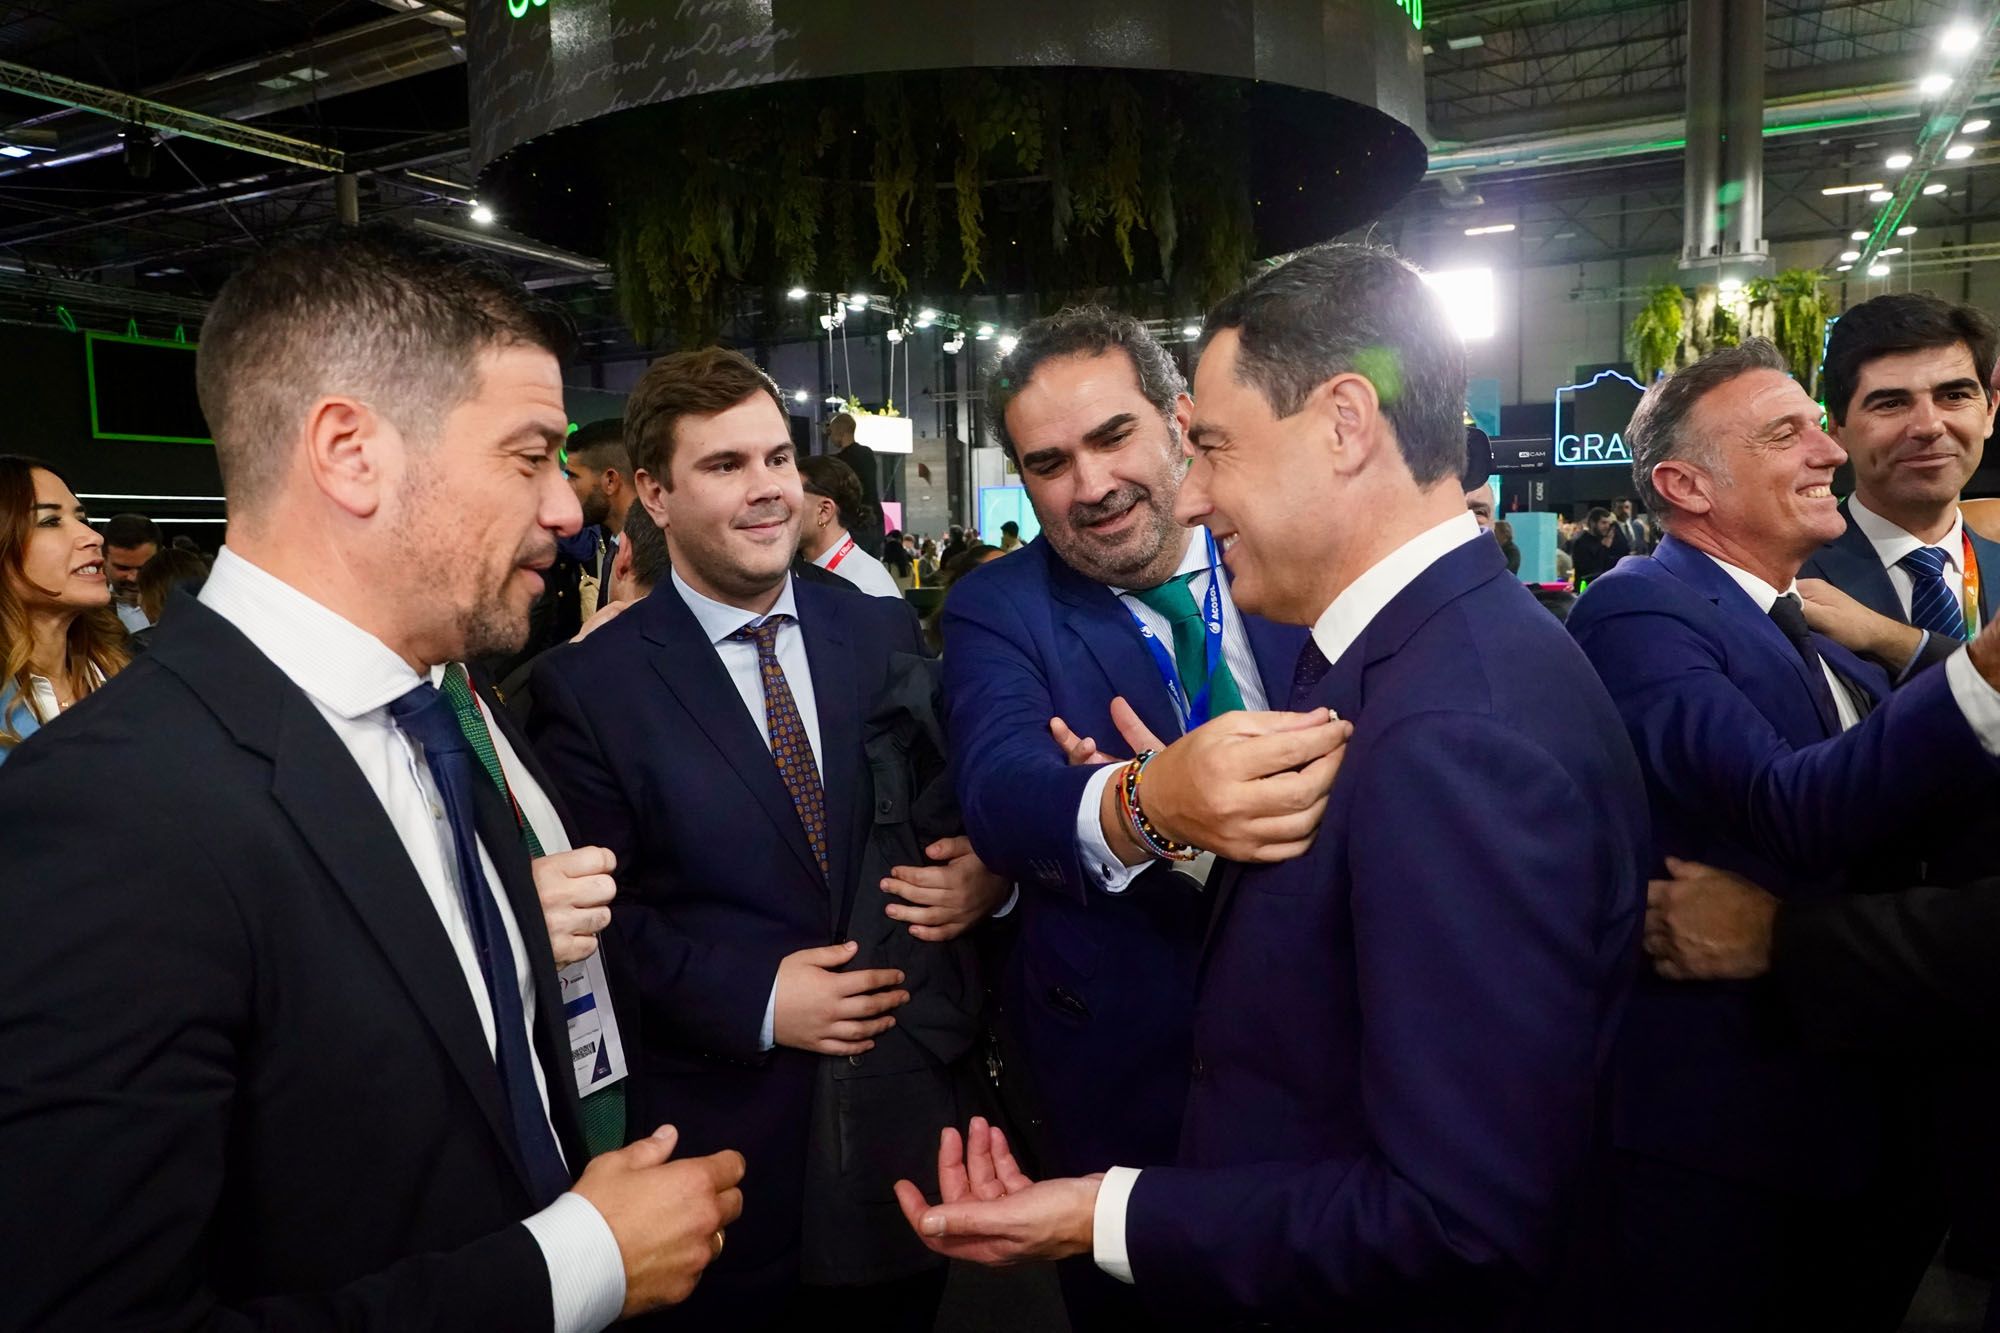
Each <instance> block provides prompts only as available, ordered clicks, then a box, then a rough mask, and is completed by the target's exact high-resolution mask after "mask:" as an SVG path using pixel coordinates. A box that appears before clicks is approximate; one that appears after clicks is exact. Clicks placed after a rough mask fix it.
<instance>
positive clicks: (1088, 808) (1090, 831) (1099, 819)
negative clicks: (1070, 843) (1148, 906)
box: [1076, 764, 1152, 893]
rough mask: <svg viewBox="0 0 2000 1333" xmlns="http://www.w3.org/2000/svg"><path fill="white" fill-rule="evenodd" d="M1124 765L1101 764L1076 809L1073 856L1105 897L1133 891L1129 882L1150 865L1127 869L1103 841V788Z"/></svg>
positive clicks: (1092, 775)
mask: <svg viewBox="0 0 2000 1333" xmlns="http://www.w3.org/2000/svg"><path fill="white" fill-rule="evenodd" d="M1123 767H1124V765H1123V764H1102V765H1100V766H1099V767H1098V770H1097V771H1096V772H1095V773H1093V774H1091V775H1090V781H1089V782H1088V783H1087V784H1085V786H1084V789H1083V799H1082V800H1081V801H1080V802H1078V804H1077V807H1076V854H1077V858H1078V859H1079V860H1080V861H1082V863H1083V873H1084V875H1085V877H1086V878H1088V879H1089V880H1090V882H1091V883H1092V884H1095V885H1096V886H1097V887H1098V888H1100V889H1102V890H1104V891H1105V892H1106V893H1123V892H1125V890H1127V889H1129V888H1131V887H1132V881H1133V880H1135V879H1137V878H1139V876H1140V875H1142V874H1144V873H1145V871H1146V870H1147V868H1148V867H1150V866H1151V865H1152V862H1151V861H1141V862H1140V863H1139V864H1138V865H1135V866H1128V865H1126V864H1125V863H1124V862H1123V861H1120V860H1119V859H1118V857H1117V856H1116V855H1115V854H1113V852H1112V850H1111V844H1110V843H1109V842H1107V841H1106V840H1105V837H1104V818H1103V814H1102V810H1103V803H1104V784H1105V783H1107V782H1109V781H1111V779H1112V778H1114V777H1116V776H1117V775H1118V773H1119V770H1121V769H1122V768H1123Z"/></svg>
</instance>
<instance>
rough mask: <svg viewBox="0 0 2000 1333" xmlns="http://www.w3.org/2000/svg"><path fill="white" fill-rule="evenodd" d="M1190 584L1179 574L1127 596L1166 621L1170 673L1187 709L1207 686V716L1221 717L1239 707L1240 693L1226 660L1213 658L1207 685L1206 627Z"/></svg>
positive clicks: (1190, 578)
mask: <svg viewBox="0 0 2000 1333" xmlns="http://www.w3.org/2000/svg"><path fill="white" fill-rule="evenodd" d="M1200 572H1202V571H1200V570H1196V571H1195V573H1200ZM1218 577H1219V576H1218ZM1193 581H1194V574H1180V575H1176V576H1175V577H1173V578H1170V579H1168V580H1167V581H1166V582H1165V583H1162V584H1161V585H1160V586H1159V587H1157V588H1146V589H1144V590H1142V591H1138V592H1134V593H1132V594H1131V595H1132V596H1133V597H1136V598H1138V599H1139V604H1140V605H1141V606H1143V607H1145V608H1147V609H1148V610H1150V611H1156V612H1158V613H1159V614H1160V615H1163V616H1165V617H1166V618H1167V624H1168V626H1169V627H1170V628H1171V629H1172V630H1173V632H1174V670H1175V672H1176V673H1178V674H1179V676H1180V678H1181V688H1182V689H1183V690H1185V691H1187V697H1188V703H1189V704H1190V706H1191V705H1192V704H1193V703H1194V700H1195V698H1196V697H1197V696H1198V695H1200V693H1201V687H1202V686H1204V685H1208V686H1209V687H1210V688H1209V691H1208V715H1209V716H1210V717H1221V716H1222V715H1223V714H1224V713H1229V712H1234V711H1235V710H1236V709H1239V708H1241V707H1243V692H1242V691H1241V690H1239V689H1237V688H1236V677H1234V676H1232V675H1231V674H1230V673H1229V659H1228V658H1226V657H1220V656H1218V657H1217V658H1216V661H1215V680H1214V681H1213V682H1211V681H1210V680H1209V678H1208V626H1207V625H1205V624H1204V623H1202V618H1201V608H1200V607H1198V606H1196V605H1195V602H1194V591H1193V589H1192V588H1190V587H1189V586H1188V585H1189V584H1191V583H1192V582H1193Z"/></svg>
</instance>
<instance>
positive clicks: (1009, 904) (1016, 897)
mask: <svg viewBox="0 0 2000 1333" xmlns="http://www.w3.org/2000/svg"><path fill="white" fill-rule="evenodd" d="M1020 901H1021V886H1020V885H1019V884H1016V885H1015V886H1014V887H1013V888H1012V889H1010V890H1009V891H1008V893H1007V901H1006V902H1004V903H1002V904H1001V905H1000V907H999V910H997V911H995V912H994V913H993V919H994V920H995V921H998V920H999V919H1000V918H1001V917H1003V916H1005V915H1007V914H1008V913H1009V912H1011V911H1013V910H1014V908H1015V905H1016V904H1018V903H1019V902H1020Z"/></svg>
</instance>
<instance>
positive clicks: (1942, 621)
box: [1896, 546, 1965, 639]
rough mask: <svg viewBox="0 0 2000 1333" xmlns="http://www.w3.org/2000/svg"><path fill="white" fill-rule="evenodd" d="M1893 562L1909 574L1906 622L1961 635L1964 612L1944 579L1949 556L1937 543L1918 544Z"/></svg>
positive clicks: (1951, 636)
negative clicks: (1908, 599) (1908, 609)
mask: <svg viewBox="0 0 2000 1333" xmlns="http://www.w3.org/2000/svg"><path fill="white" fill-rule="evenodd" d="M1896 563H1897V564H1899V565H1901V566H1902V567H1903V568H1904V569H1906V570H1908V571H1909V574H1910V623H1911V624H1912V625H1915V626H1916V627H1917V628H1918V629H1927V630H1929V631H1930V632H1931V633H1933V634H1942V635H1944V636H1945V637H1946V638H1947V639H1963V638H1964V637H1965V612H1964V611H1963V610H1961V609H1960V608H1959V605H1958V598H1956V597H1953V596H1952V595H1951V585H1950V584H1949V583H1946V582H1945V581H1944V571H1945V570H1946V569H1947V568H1948V567H1949V566H1950V564H1951V557H1950V556H1949V555H1947V554H1945V552H1944V550H1943V549H1942V548H1940V547H1936V546H1919V547H1918V548H1917V549H1916V550H1914V551H1912V552H1910V553H1909V554H1908V555H1906V556H1904V557H1903V558H1902V559H1901V560H1898V561H1897V562H1896Z"/></svg>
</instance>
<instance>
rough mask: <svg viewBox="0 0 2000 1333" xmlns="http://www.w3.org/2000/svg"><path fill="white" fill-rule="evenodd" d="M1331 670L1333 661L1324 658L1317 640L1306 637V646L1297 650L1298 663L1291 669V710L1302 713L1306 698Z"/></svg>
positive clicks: (1310, 695) (1308, 697) (1324, 655)
mask: <svg viewBox="0 0 2000 1333" xmlns="http://www.w3.org/2000/svg"><path fill="white" fill-rule="evenodd" d="M1331 670H1333V663H1331V662H1329V661H1327V660H1326V654H1325V653H1323V652H1321V651H1320V649H1319V640H1317V639H1315V638H1313V637H1311V636H1310V635H1308V636H1307V638H1306V646H1305V647H1304V648H1302V649H1300V650H1299V664H1298V666H1297V667H1296V668H1294V669H1293V671H1292V698H1291V705H1290V706H1291V710H1292V711H1293V712H1294V713H1302V712H1304V711H1305V708H1306V700H1308V699H1310V698H1312V693H1313V691H1314V690H1316V689H1318V688H1319V683H1320V682H1321V681H1322V680H1325V679H1326V673H1327V672H1329V671H1331Z"/></svg>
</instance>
